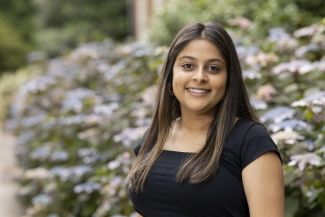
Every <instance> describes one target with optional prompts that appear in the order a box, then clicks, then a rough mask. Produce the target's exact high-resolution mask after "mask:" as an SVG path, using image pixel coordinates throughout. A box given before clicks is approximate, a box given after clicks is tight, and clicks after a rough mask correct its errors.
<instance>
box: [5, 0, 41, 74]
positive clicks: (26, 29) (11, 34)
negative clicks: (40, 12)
mask: <svg viewBox="0 0 325 217" xmlns="http://www.w3.org/2000/svg"><path fill="white" fill-rule="evenodd" d="M33 12H34V10H33V6H32V3H31V2H30V1H20V0H2V1H1V7H0V76H1V74H2V73H3V72H5V71H14V70H16V69H18V68H19V67H21V66H23V65H24V64H25V63H26V54H27V53H28V52H29V51H31V49H33V33H34V31H35V28H34V25H33Z"/></svg>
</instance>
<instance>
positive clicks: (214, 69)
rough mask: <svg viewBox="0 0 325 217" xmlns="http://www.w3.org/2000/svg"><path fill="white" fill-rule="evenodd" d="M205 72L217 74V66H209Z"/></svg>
mask: <svg viewBox="0 0 325 217" xmlns="http://www.w3.org/2000/svg"><path fill="white" fill-rule="evenodd" d="M207 70H208V71H212V72H219V71H220V68H219V67H218V66H209V67H207Z"/></svg>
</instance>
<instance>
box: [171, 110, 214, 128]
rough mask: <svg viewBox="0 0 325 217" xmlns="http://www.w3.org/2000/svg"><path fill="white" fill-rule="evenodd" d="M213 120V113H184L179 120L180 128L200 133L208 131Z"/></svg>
mask: <svg viewBox="0 0 325 217" xmlns="http://www.w3.org/2000/svg"><path fill="white" fill-rule="evenodd" d="M212 120H213V116H212V115H200V114H193V113H182V116H181V118H179V119H178V120H177V122H178V127H179V129H180V130H184V131H187V132H191V133H198V132H207V131H208V129H209V126H210V124H211V121H212Z"/></svg>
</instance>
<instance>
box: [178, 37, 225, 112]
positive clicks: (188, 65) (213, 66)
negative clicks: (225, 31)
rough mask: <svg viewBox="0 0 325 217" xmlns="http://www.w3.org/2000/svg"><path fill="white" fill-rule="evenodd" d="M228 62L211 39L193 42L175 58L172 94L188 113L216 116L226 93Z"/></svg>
mask: <svg viewBox="0 0 325 217" xmlns="http://www.w3.org/2000/svg"><path fill="white" fill-rule="evenodd" d="M226 83H227V67H226V62H225V60H224V58H223V57H222V55H221V54H220V52H219V49H218V48H217V47H216V46H215V45H214V44H213V43H212V42H210V41H208V40H194V41H192V42H190V43H189V44H188V45H187V46H186V47H185V48H184V49H183V50H182V51H181V52H180V53H179V54H178V55H177V57H176V60H175V63H174V66H173V91H174V94H175V97H176V98H177V99H178V101H179V102H180V107H181V111H182V115H183V114H184V113H185V112H190V113H195V114H199V115H214V113H215V109H214V108H215V106H216V105H217V104H218V103H219V102H220V100H221V99H222V97H223V96H224V94H225V90H226Z"/></svg>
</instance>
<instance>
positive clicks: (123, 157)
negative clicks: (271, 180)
mask: <svg viewBox="0 0 325 217" xmlns="http://www.w3.org/2000/svg"><path fill="white" fill-rule="evenodd" d="M192 21H202V22H205V21H215V22H218V23H220V24H222V25H223V26H224V27H225V28H226V29H227V31H228V32H229V34H230V35H231V36H232V38H233V40H234V42H235V44H236V48H237V52H238V55H239V57H240V60H241V64H242V67H243V70H244V71H243V76H244V79H245V82H246V84H247V88H248V90H249V93H250V95H251V103H252V104H253V106H254V107H255V108H256V109H257V111H258V113H259V115H260V118H261V121H262V123H263V124H264V125H265V126H266V127H267V128H268V130H269V132H270V134H271V136H272V138H273V139H274V141H275V142H276V144H277V146H278V148H279V150H280V152H281V155H282V157H283V168H284V174H285V191H286V217H304V216H308V217H323V216H325V2H324V0H313V1H309V0H290V1H288V0H255V1H251V0H240V1H239V0H196V1H195V0H189V1H183V0H92V1H86V0H65V1H64V0H56V1H51V0H29V1H21V0H1V2H0V129H1V130H0V145H1V151H0V156H1V161H0V216H5V217H90V216H91V217H108V216H114V217H122V216H125V217H127V216H134V215H135V213H134V209H133V207H132V205H131V202H130V200H129V198H128V192H127V187H126V186H127V181H126V179H125V177H126V174H127V173H128V171H129V170H130V167H131V165H132V162H133V160H134V154H133V147H134V146H135V145H136V144H137V143H138V142H139V139H140V138H141V137H142V135H143V133H144V131H145V130H146V129H147V127H148V126H149V124H150V122H151V115H152V112H153V104H154V101H155V99H154V96H155V91H156V86H155V82H156V80H157V78H158V76H159V73H160V70H161V67H162V63H163V61H164V57H165V55H166V51H167V50H168V46H169V44H170V43H171V41H172V39H173V37H174V36H175V34H176V32H177V31H178V30H180V28H181V27H182V26H184V25H185V24H187V23H189V22H192Z"/></svg>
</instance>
